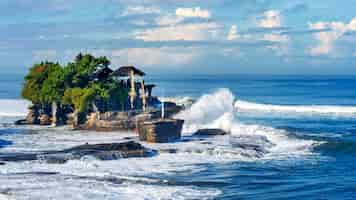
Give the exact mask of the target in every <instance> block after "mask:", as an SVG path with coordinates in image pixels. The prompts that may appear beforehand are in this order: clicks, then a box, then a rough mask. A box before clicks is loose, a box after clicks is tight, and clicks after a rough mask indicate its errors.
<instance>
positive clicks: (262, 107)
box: [235, 100, 356, 117]
mask: <svg viewBox="0 0 356 200" xmlns="http://www.w3.org/2000/svg"><path fill="white" fill-rule="evenodd" d="M235 108H236V109H238V110H239V111H242V112H244V111H248V112H268V113H270V112H271V113H290V114H315V115H330V116H345V117H347V116H353V117H356V106H334V105H273V104H260V103H253V102H249V101H242V100H237V101H236V102H235Z"/></svg>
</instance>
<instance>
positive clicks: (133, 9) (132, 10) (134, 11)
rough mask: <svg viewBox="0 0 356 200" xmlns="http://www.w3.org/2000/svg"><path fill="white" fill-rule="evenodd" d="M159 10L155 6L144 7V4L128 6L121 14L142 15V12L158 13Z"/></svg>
mask: <svg viewBox="0 0 356 200" xmlns="http://www.w3.org/2000/svg"><path fill="white" fill-rule="evenodd" d="M159 13H161V10H160V9H159V8H157V7H145V6H128V7H127V8H126V9H125V10H124V11H123V12H122V13H121V16H129V15H144V14H159Z"/></svg>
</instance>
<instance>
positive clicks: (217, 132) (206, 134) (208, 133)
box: [193, 129, 230, 137]
mask: <svg viewBox="0 0 356 200" xmlns="http://www.w3.org/2000/svg"><path fill="white" fill-rule="evenodd" d="M228 134H230V133H228V132H226V131H224V130H222V129H199V130H198V131H197V132H195V133H194V134H193V135H194V136H204V137H209V136H216V135H228Z"/></svg>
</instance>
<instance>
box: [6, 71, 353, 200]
mask: <svg viewBox="0 0 356 200" xmlns="http://www.w3.org/2000/svg"><path fill="white" fill-rule="evenodd" d="M146 82H153V83H155V84H157V85H158V88H155V90H154V92H155V94H157V95H159V96H161V98H165V99H169V100H174V101H176V102H178V103H182V104H184V103H188V102H190V100H191V99H192V100H194V103H193V105H191V107H189V108H188V109H186V110H184V111H183V112H181V113H179V114H178V115H177V116H175V117H176V118H183V119H185V125H184V128H183V140H182V141H180V142H176V143H172V144H146V143H143V145H145V146H147V147H149V148H153V149H162V150H163V149H177V150H178V151H177V153H176V154H169V153H164V152H165V151H163V152H162V153H160V154H159V155H157V156H155V157H151V158H130V159H122V160H113V161H100V160H97V159H94V158H91V157H85V158H82V159H81V160H70V161H69V162H67V163H65V164H48V163H45V162H42V161H29V162H22V163H6V164H5V165H0V199H355V198H356V136H355V134H356V125H355V123H356V92H355V88H356V77H351V76H350V77H349V76H269V75H228V76H226V75H195V76H193V75H180V76H177V75H175V76H169V75H165V76H162V75H154V76H150V77H147V81H146ZM21 84H22V76H21V75H15V74H8V75H6V76H5V75H4V76H1V78H0V86H1V89H0V120H1V121H0V153H1V154H7V153H24V152H25V153H28V152H38V151H44V150H57V149H64V148H69V147H72V146H75V145H80V144H84V143H86V142H88V143H92V144H94V143H105V142H120V141H125V140H127V137H135V134H134V133H132V132H111V133H98V132H90V131H79V132H73V131H71V130H69V129H68V128H67V127H59V128H52V127H37V126H26V127H20V126H14V125H13V124H12V122H13V121H14V120H16V119H20V118H23V116H24V115H25V114H26V107H27V106H28V105H29V103H28V102H27V101H24V100H21V99H20V88H21ZM200 128H221V129H224V130H226V131H230V132H231V135H227V136H216V137H212V138H208V139H203V140H202V139H201V138H196V137H194V136H192V133H194V132H195V131H196V130H198V129H200ZM242 144H243V145H242Z"/></svg>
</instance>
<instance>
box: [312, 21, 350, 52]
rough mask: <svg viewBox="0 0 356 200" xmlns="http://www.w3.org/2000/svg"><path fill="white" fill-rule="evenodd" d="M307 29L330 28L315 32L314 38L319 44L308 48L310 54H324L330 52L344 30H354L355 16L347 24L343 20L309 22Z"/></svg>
mask: <svg viewBox="0 0 356 200" xmlns="http://www.w3.org/2000/svg"><path fill="white" fill-rule="evenodd" d="M309 29H311V30H322V29H330V31H323V32H318V33H315V34H314V38H315V39H316V40H317V41H318V42H319V44H318V45H317V46H315V47H312V48H311V49H310V54H311V55H325V54H329V53H331V52H332V50H333V48H334V44H335V42H336V41H337V40H338V39H339V38H340V37H342V36H343V35H344V34H345V33H346V32H348V31H355V30H356V18H353V19H352V20H351V22H350V23H348V24H345V23H344V22H316V23H309Z"/></svg>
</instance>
